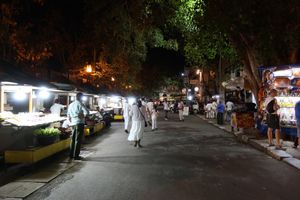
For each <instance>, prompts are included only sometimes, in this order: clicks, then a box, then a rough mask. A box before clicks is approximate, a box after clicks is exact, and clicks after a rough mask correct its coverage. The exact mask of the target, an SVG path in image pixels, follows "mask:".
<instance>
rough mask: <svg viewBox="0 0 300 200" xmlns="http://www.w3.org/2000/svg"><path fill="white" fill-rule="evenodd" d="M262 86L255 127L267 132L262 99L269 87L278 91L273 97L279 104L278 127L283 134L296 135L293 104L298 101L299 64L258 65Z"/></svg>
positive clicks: (299, 90)
mask: <svg viewBox="0 0 300 200" xmlns="http://www.w3.org/2000/svg"><path fill="white" fill-rule="evenodd" d="M259 70H260V74H261V76H262V82H263V87H262V88H261V89H260V92H259V103H260V104H259V105H260V107H259V110H260V115H259V120H258V123H257V127H258V129H259V130H260V132H261V133H263V134H266V133H267V125H266V112H265V107H264V106H265V105H264V101H265V99H266V98H267V95H268V92H269V91H270V90H271V89H276V90H277V91H278V96H277V97H275V98H276V100H277V103H278V104H279V106H280V109H279V111H278V114H279V115H280V127H281V132H282V133H283V134H286V135H289V136H296V134H297V130H296V118H295V110H294V109H295V105H296V103H297V102H298V101H300V65H291V66H290V65H289V66H275V67H260V69H259Z"/></svg>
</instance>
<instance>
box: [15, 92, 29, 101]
mask: <svg viewBox="0 0 300 200" xmlns="http://www.w3.org/2000/svg"><path fill="white" fill-rule="evenodd" d="M13 96H14V99H15V100H17V101H24V100H25V99H26V93H25V92H23V91H21V90H18V91H16V92H15V93H14V95H13Z"/></svg>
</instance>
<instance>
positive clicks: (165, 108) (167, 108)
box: [163, 99, 170, 120]
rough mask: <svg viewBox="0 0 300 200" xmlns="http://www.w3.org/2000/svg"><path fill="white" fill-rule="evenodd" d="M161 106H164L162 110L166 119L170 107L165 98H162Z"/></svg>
mask: <svg viewBox="0 0 300 200" xmlns="http://www.w3.org/2000/svg"><path fill="white" fill-rule="evenodd" d="M163 106H164V112H165V120H168V112H169V110H170V107H169V103H168V101H167V99H165V100H164V102H163Z"/></svg>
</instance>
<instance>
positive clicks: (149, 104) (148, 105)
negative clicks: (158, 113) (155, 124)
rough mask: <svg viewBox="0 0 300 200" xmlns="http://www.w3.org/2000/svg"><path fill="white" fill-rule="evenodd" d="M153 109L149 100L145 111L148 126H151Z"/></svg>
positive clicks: (152, 104)
mask: <svg viewBox="0 0 300 200" xmlns="http://www.w3.org/2000/svg"><path fill="white" fill-rule="evenodd" d="M153 109H154V103H153V100H152V99H149V101H148V102H147V104H146V111H147V119H148V124H149V125H150V126H151V124H152V123H151V121H150V120H152V111H153Z"/></svg>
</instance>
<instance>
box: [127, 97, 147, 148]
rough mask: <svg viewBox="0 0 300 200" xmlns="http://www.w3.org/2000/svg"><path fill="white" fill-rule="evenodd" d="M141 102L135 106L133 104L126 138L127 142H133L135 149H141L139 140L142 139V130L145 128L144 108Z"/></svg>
mask: <svg viewBox="0 0 300 200" xmlns="http://www.w3.org/2000/svg"><path fill="white" fill-rule="evenodd" d="M143 107H144V106H143V105H142V102H141V101H138V102H137V104H133V105H132V107H131V110H130V113H129V115H130V116H131V117H132V118H131V119H132V126H131V129H130V133H129V136H128V140H129V141H134V146H135V147H142V145H141V139H143V134H144V128H145V114H146V112H145V110H146V109H145V108H143Z"/></svg>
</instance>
